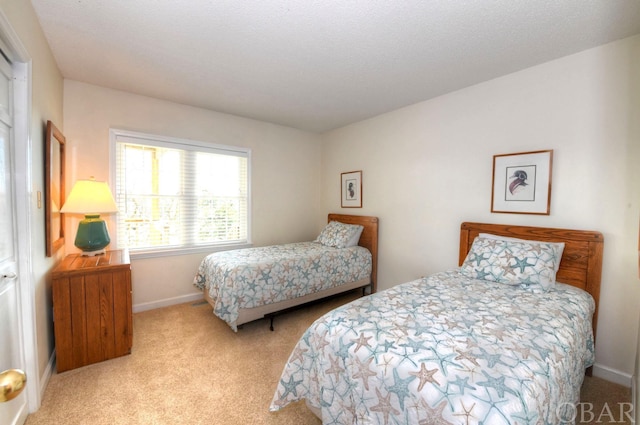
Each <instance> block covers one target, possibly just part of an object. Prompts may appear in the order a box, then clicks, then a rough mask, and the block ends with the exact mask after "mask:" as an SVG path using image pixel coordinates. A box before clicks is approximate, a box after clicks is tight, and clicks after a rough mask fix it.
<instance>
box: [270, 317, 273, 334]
mask: <svg viewBox="0 0 640 425" xmlns="http://www.w3.org/2000/svg"><path fill="white" fill-rule="evenodd" d="M269 330H270V331H271V332H273V316H271V323H269Z"/></svg>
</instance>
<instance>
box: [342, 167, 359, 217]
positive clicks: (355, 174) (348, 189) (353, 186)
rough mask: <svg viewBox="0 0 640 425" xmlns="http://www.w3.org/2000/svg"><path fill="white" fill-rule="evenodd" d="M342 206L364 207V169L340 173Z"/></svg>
mask: <svg viewBox="0 0 640 425" xmlns="http://www.w3.org/2000/svg"><path fill="white" fill-rule="evenodd" d="M340 187H341V202H340V206H341V207H342V208H362V171H349V172H348V173H342V174H341V175H340Z"/></svg>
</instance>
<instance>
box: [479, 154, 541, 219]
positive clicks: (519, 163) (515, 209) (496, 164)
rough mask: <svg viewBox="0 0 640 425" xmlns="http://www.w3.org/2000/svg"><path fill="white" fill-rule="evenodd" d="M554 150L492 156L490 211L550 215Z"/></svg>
mask: <svg viewBox="0 0 640 425" xmlns="http://www.w3.org/2000/svg"><path fill="white" fill-rule="evenodd" d="M552 164H553V150H544V151H534V152H521V153H510V154H503V155H494V156H493V192H492V194H491V212H493V213H512V214H540V215H549V213H550V207H551V168H552Z"/></svg>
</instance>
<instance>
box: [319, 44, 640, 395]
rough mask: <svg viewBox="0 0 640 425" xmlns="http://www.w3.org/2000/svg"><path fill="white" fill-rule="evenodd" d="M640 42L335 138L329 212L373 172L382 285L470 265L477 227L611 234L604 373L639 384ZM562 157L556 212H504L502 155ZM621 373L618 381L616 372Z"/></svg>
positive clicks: (367, 184) (370, 205)
mask: <svg viewBox="0 0 640 425" xmlns="http://www.w3.org/2000/svg"><path fill="white" fill-rule="evenodd" d="M638 57H640V37H639V36H637V37H634V38H630V39H626V40H622V41H620V42H616V43H613V44H610V45H606V46H602V47H598V48H595V49H592V50H588V51H585V52H582V53H579V54H576V55H573V56H569V57H565V58H562V59H559V60H556V61H553V62H549V63H546V64H543V65H540V66H536V67H533V68H530V69H526V70H524V71H521V72H518V73H515V74H511V75H508V76H505V77H502V78H498V79H495V80H492V81H488V82H485V83H482V84H478V85H475V86H472V87H469V88H466V89H464V90H460V91H457V92H454V93H451V94H448V95H445V96H442V97H439V98H436V99H433V100H430V101H426V102H422V103H419V104H416V105H413V106H410V107H407V108H403V109H400V110H397V111H394V112H391V113H388V114H385V115H382V116H379V117H376V118H373V119H370V120H367V121H363V122H360V123H357V124H354V125H351V126H348V127H345V128H342V129H339V130H336V131H333V132H331V133H328V134H325V135H324V149H323V182H322V191H323V194H322V200H323V203H322V209H323V210H327V211H330V210H338V209H339V208H338V207H339V206H340V204H339V199H340V193H339V191H340V187H339V184H338V176H339V173H341V172H344V171H350V170H363V185H364V188H363V200H364V206H363V208H362V210H361V211H359V212H361V213H363V214H367V215H376V216H379V217H380V244H379V245H380V263H379V264H380V265H379V270H378V285H379V288H382V289H384V288H388V287H390V286H393V285H396V284H398V283H401V282H404V281H408V280H411V279H415V278H417V277H419V276H421V275H424V274H427V273H431V272H435V271H437V270H441V269H443V268H449V267H455V266H456V265H457V261H458V235H459V226H460V223H461V222H463V221H484V222H495V223H513V224H528V225H536V226H548V227H569V228H577V229H590V230H598V231H600V232H602V233H603V234H604V238H605V252H604V270H603V280H602V293H601V299H600V301H601V304H600V306H601V310H600V316H599V319H598V320H599V322H598V341H597V349H596V355H597V360H596V361H597V364H598V366H599V369H598V373H600V375H604V376H607V377H608V378H610V379H615V380H619V381H622V383H624V384H626V385H630V377H631V375H632V373H633V369H634V358H635V352H636V338H637V329H638V311H639V299H640V288H639V287H638V279H637V257H636V250H637V243H638V240H637V237H638V217H639V210H640V174H639V171H638V170H639V168H640V167H639V166H638V164H640V152H639V150H640V130H639V124H638V123H639V121H640V120H638V117H639V116H640V101H639V99H638V98H639V93H640V92H639V83H640V70H639V67H638V59H637V58H638ZM541 149H553V150H554V157H553V160H554V163H553V190H552V199H551V215H549V216H534V215H516V214H492V213H490V200H491V175H492V158H493V155H495V154H505V153H515V152H527V151H533V150H541ZM610 375H611V376H610Z"/></svg>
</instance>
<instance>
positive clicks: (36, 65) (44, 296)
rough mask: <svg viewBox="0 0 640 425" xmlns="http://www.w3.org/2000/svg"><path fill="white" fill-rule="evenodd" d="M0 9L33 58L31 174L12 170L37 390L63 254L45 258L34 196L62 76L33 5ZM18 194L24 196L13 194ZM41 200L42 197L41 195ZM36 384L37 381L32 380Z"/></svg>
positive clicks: (56, 116) (45, 369) (18, 1)
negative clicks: (23, 223)
mask: <svg viewBox="0 0 640 425" xmlns="http://www.w3.org/2000/svg"><path fill="white" fill-rule="evenodd" d="M0 10H1V11H2V13H3V14H4V15H5V16H6V18H7V20H8V21H9V22H10V24H11V27H12V28H13V30H14V31H15V33H16V34H17V35H18V38H19V39H20V42H21V43H22V45H23V46H24V48H25V49H26V51H27V52H28V54H29V56H30V58H31V81H32V94H31V125H30V138H31V140H30V144H31V146H30V151H31V163H32V167H31V169H30V170H21V169H18V170H16V176H17V177H18V178H25V179H27V180H28V182H29V183H30V185H31V192H30V193H28V194H27V196H29V198H30V199H31V205H30V208H31V212H32V216H31V217H30V218H29V219H30V224H31V248H32V251H31V268H32V270H31V283H32V292H33V296H34V309H35V318H34V323H35V327H36V344H37V359H38V365H37V368H38V371H39V374H40V384H41V388H40V392H41V393H42V392H44V386H45V385H46V383H47V381H48V376H49V374H50V373H51V363H50V362H51V360H52V357H51V356H52V354H53V348H54V341H53V321H52V316H53V315H52V309H51V281H50V279H49V273H50V271H51V270H52V269H53V267H55V265H56V263H57V261H59V259H60V258H61V257H62V256H64V251H63V250H59V251H58V253H56V255H55V256H54V257H47V256H46V254H45V230H44V209H43V208H38V202H37V193H38V192H40V193H42V194H43V193H44V136H45V126H46V122H47V120H52V121H53V122H54V123H56V125H59V126H60V127H62V75H61V74H60V71H59V70H58V67H57V65H56V62H55V59H54V58H53V55H52V53H51V51H50V49H49V45H48V43H47V41H46V39H45V38H44V34H43V32H42V29H41V28H40V24H39V22H38V19H37V17H36V14H35V12H34V10H33V8H32V6H31V3H30V2H28V1H26V2H25V1H23V0H0ZM17 196H25V195H24V194H17ZM43 196H44V195H43ZM32 382H34V383H36V382H38V381H37V380H35V379H34V380H32Z"/></svg>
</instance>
